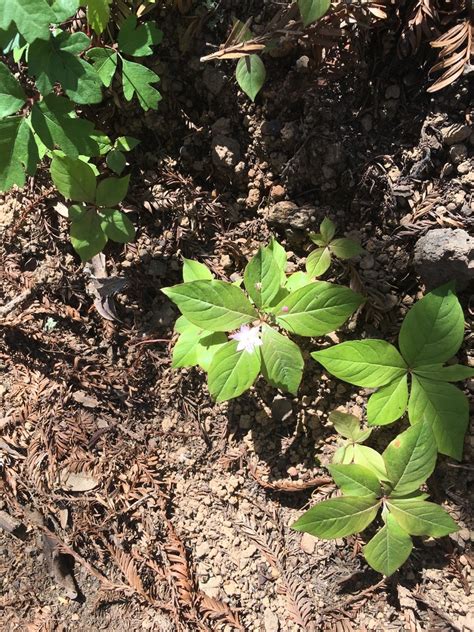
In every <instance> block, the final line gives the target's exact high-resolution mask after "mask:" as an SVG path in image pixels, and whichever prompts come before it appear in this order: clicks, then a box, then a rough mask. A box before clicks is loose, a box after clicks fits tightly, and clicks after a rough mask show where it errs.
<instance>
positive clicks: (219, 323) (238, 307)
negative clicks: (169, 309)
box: [161, 281, 258, 331]
mask: <svg viewBox="0 0 474 632" xmlns="http://www.w3.org/2000/svg"><path fill="white" fill-rule="evenodd" d="M161 291H162V292H163V293H164V294H166V296H168V298H170V299H171V300H172V301H173V302H174V303H175V304H176V305H177V306H178V307H179V309H180V310H181V312H182V314H183V315H184V316H186V318H187V319H188V320H190V321H191V322H192V323H194V324H195V325H197V326H198V327H202V328H203V329H208V330H210V331H232V330H233V329H237V328H238V327H240V326H241V325H245V324H247V323H250V322H251V321H252V320H254V319H255V318H257V317H258V314H257V312H256V311H255V309H254V308H253V306H252V305H251V304H250V302H249V300H248V299H247V297H246V296H245V294H244V293H243V291H242V290H241V289H240V288H238V287H236V286H235V285H233V284H232V283H226V282H225V281H192V282H191V283H181V284H179V285H174V286H173V287H167V288H163V289H162V290H161Z"/></svg>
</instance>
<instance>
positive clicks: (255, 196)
mask: <svg viewBox="0 0 474 632" xmlns="http://www.w3.org/2000/svg"><path fill="white" fill-rule="evenodd" d="M246 204H247V206H248V207H249V208H256V207H257V206H258V205H259V204H260V190H259V189H255V188H253V189H250V190H249V194H248V196H247V200H246Z"/></svg>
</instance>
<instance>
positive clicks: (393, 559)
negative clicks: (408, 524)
mask: <svg viewBox="0 0 474 632" xmlns="http://www.w3.org/2000/svg"><path fill="white" fill-rule="evenodd" d="M412 549H413V542H412V540H411V538H410V536H409V535H408V533H407V532H406V531H404V530H403V529H402V528H401V527H400V525H399V524H398V523H397V521H396V520H395V519H394V518H393V516H391V515H390V514H388V516H387V522H386V524H385V526H384V527H382V529H380V531H379V532H378V533H376V534H375V535H374V537H373V538H372V539H371V540H370V542H368V543H367V544H366V545H365V546H364V549H363V550H364V557H365V559H366V560H367V562H368V563H369V564H370V566H371V567H372V568H373V569H374V570H375V571H377V572H378V573H382V575H385V577H389V576H390V575H392V574H393V573H394V572H395V571H396V570H398V569H399V568H400V566H402V564H404V563H405V562H406V561H407V559H408V557H409V556H410V553H411V551H412Z"/></svg>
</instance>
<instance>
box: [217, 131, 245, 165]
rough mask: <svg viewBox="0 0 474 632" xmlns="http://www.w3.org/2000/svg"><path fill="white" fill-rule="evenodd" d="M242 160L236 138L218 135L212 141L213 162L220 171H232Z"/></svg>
mask: <svg viewBox="0 0 474 632" xmlns="http://www.w3.org/2000/svg"><path fill="white" fill-rule="evenodd" d="M239 160H240V145H239V143H238V142H237V141H236V140H235V138H230V137H229V136H224V135H223V134H217V135H216V136H215V138H214V139H213V141H212V162H213V163H214V165H215V166H216V167H217V168H218V169H232V168H233V167H235V166H236V165H237V163H238V162H239Z"/></svg>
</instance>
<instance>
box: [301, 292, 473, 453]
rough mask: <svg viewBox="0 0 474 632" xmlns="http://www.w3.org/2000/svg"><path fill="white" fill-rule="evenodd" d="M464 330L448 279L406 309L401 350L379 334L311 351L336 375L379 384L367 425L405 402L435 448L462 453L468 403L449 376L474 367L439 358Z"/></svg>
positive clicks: (460, 376) (388, 417)
mask: <svg viewBox="0 0 474 632" xmlns="http://www.w3.org/2000/svg"><path fill="white" fill-rule="evenodd" d="M463 335H464V316H463V312H462V308H461V305H460V304H459V301H458V299H457V297H456V294H455V293H454V290H453V286H452V284H449V283H448V284H446V285H443V286H442V287H440V288H438V289H436V290H433V291H432V292H430V293H429V294H427V295H426V296H424V297H423V298H422V299H421V300H420V301H418V302H417V303H416V304H415V305H414V306H413V307H412V308H411V309H410V311H409V312H408V313H407V315H406V317H405V320H404V321H403V324H402V327H401V329H400V334H399V337H398V344H399V348H400V351H398V350H397V349H396V348H395V347H394V346H393V345H391V344H390V343H388V342H385V341H384V340H356V341H350V342H343V343H341V344H338V345H335V346H333V347H328V348H327V349H323V350H321V351H315V352H314V353H312V354H311V355H312V356H313V358H315V359H316V360H317V361H318V362H320V363H321V364H322V365H323V366H324V367H325V368H326V369H327V370H328V371H329V372H330V373H332V374H333V375H335V376H336V377H338V378H339V379H341V380H344V381H346V382H349V383H350V384H355V385H356V386H364V387H368V388H377V389H378V390H377V391H376V392H375V393H374V394H373V395H371V397H370V398H369V401H368V404H367V418H368V423H369V425H383V424H389V423H391V422H393V421H396V420H397V419H399V418H400V417H401V416H402V415H403V414H404V413H405V411H406V410H407V407H408V418H409V420H410V423H412V424H416V423H418V422H420V421H423V420H426V421H427V422H429V423H430V424H431V426H432V428H433V432H434V436H435V438H436V443H437V445H438V450H439V452H441V453H442V454H447V455H448V456H452V457H454V458H455V459H461V458H462V450H463V442H464V434H465V432H466V428H467V424H468V417H469V405H468V400H467V397H466V396H465V395H464V393H463V392H462V391H461V390H460V389H458V388H456V387H455V386H454V385H453V384H450V382H457V381H460V380H464V379H466V378H468V377H472V376H473V375H474V369H472V368H470V367H467V366H462V365H460V364H451V365H448V366H445V365H444V363H445V362H446V361H447V360H449V359H450V358H452V357H453V355H454V354H455V353H456V352H457V351H458V349H459V347H460V346H461V343H462V340H463ZM409 377H410V380H411V388H410V393H409V387H408V378H409Z"/></svg>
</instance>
